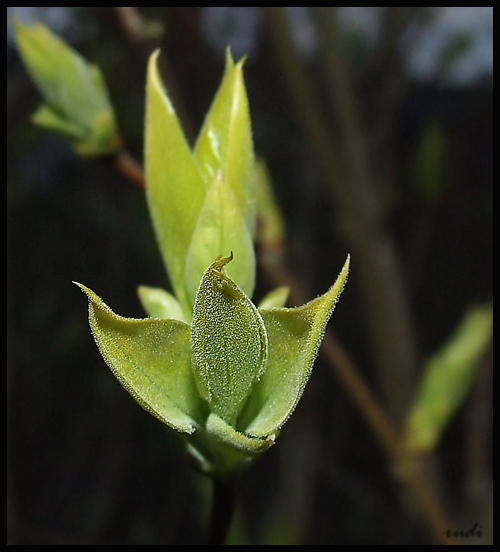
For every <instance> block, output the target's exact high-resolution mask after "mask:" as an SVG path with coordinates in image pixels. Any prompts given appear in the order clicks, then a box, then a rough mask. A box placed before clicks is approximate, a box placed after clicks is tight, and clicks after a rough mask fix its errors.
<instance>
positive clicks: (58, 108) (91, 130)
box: [14, 20, 120, 155]
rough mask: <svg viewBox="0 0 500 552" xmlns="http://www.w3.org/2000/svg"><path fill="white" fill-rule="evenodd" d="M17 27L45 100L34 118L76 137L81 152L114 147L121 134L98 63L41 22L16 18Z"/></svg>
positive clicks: (96, 152)
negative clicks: (93, 61) (27, 23)
mask: <svg viewBox="0 0 500 552" xmlns="http://www.w3.org/2000/svg"><path fill="white" fill-rule="evenodd" d="M14 29H15V33H16V41H17V45H18V48H19V52H20V54H21V57H22V59H23V61H24V63H25V65H26V67H27V69H28V71H29V73H30V75H31V78H32V79H33V81H34V82H35V84H36V86H37V87H38V89H39V90H40V92H41V94H42V96H43V98H44V100H45V102H46V104H45V105H44V106H42V108H41V111H39V112H38V113H37V115H36V117H35V121H36V122H37V123H38V124H40V125H41V126H46V127H47V128H49V129H51V130H56V131H62V132H63V134H65V135H68V136H70V137H71V138H73V139H74V145H75V147H76V149H77V150H78V151H79V153H81V154H83V155H110V154H112V153H114V152H116V151H117V149H118V148H119V147H120V138H119V135H118V131H117V128H116V121H115V117H114V112H113V109H112V107H111V103H110V100H109V96H108V91H107V88H106V84H105V82H104V79H103V77H102V74H101V72H100V70H99V68H98V67H96V66H94V65H92V64H90V63H89V62H87V61H86V60H85V59H84V58H83V57H82V56H81V55H80V54H78V52H76V51H75V50H73V49H72V48H70V47H69V46H68V45H67V44H66V43H65V42H64V41H63V40H61V39H60V38H58V37H57V36H55V35H54V34H53V33H51V32H50V31H49V30H48V29H47V28H46V27H45V26H44V25H42V24H41V23H35V24H34V25H32V26H28V25H23V24H22V23H21V22H20V21H18V20H14ZM63 120H66V124H63V122H62V121H63Z"/></svg>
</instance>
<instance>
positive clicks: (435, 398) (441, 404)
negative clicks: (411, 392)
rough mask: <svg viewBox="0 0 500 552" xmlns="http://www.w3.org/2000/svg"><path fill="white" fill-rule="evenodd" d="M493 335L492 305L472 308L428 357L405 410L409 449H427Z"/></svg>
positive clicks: (462, 394) (449, 416)
mask: <svg viewBox="0 0 500 552" xmlns="http://www.w3.org/2000/svg"><path fill="white" fill-rule="evenodd" d="M492 338H493V307H492V306H491V305H490V306H485V307H476V308H473V309H470V310H469V311H467V313H466V314H465V316H464V318H463V320H462V322H461V323H460V326H459V327H458V328H457V330H456V331H455V333H454V334H453V335H452V336H451V338H450V339H449V341H448V342H447V343H446V344H445V345H444V347H443V348H442V349H441V350H440V351H439V352H438V353H436V355H434V356H433V357H431V358H430V359H429V360H428V361H427V363H426V365H425V367H424V372H423V375H422V381H421V384H420V388H419V390H418V392H417V395H416V398H415V401H414V403H413V406H412V408H411V409H410V411H409V414H408V419H407V424H406V443H407V447H408V449H409V450H412V451H416V452H422V453H423V452H429V451H431V450H432V449H433V448H434V447H435V445H436V444H437V442H438V441H439V438H440V437H441V435H442V433H443V430H444V429H445V428H446V426H447V425H448V423H449V422H450V420H451V419H452V417H453V416H454V414H455V413H456V411H457V410H458V408H459V407H460V405H461V404H462V403H463V401H464V400H465V398H466V397H467V394H468V392H469V391H470V389H471V386H472V384H473V381H474V376H475V374H476V370H477V366H478V361H479V359H480V358H481V356H482V355H483V354H484V352H485V350H486V348H487V347H488V346H489V344H490V343H491V340H492Z"/></svg>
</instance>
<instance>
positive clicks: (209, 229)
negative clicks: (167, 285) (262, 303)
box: [186, 175, 255, 303]
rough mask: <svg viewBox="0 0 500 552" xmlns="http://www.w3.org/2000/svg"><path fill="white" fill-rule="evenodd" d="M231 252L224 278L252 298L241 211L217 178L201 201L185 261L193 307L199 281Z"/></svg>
mask: <svg viewBox="0 0 500 552" xmlns="http://www.w3.org/2000/svg"><path fill="white" fill-rule="evenodd" d="M229 251H233V253H234V260H233V262H232V263H231V264H230V265H228V267H227V273H228V276H229V277H230V278H231V279H233V280H234V281H235V282H236V283H237V284H238V285H239V286H240V287H241V288H242V289H243V291H244V292H245V293H246V295H248V296H249V297H251V296H252V293H253V288H254V282H255V254H254V249H253V243H252V240H251V238H250V235H249V233H248V230H247V227H246V225H245V223H244V221H243V218H242V216H241V211H240V209H239V207H238V205H237V204H236V202H235V199H234V196H233V194H232V192H231V190H230V189H229V187H228V186H227V185H226V182H225V181H224V179H223V178H222V177H221V176H220V175H217V176H216V178H215V179H214V182H213V183H212V186H211V188H210V190H209V191H208V194H207V196H206V199H205V204H204V205H203V209H202V211H201V213H200V216H199V219H198V224H197V225H196V229H195V231H194V233H193V237H192V240H191V245H190V247H189V251H188V256H187V260H186V285H187V290H188V294H189V299H190V301H191V302H192V303H194V299H195V297H196V293H197V291H198V286H199V285H200V280H201V277H202V276H203V273H204V272H205V270H206V268H207V266H209V265H210V264H212V262H213V260H214V259H215V258H216V257H218V256H219V255H223V254H227V253H228V252H229Z"/></svg>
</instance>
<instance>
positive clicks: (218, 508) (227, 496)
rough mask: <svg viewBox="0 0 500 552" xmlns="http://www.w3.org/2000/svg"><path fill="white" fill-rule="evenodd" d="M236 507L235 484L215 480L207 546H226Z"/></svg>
mask: <svg viewBox="0 0 500 552" xmlns="http://www.w3.org/2000/svg"><path fill="white" fill-rule="evenodd" d="M235 506H236V487H235V483H234V482H228V481H219V480H218V479H213V497H212V512H211V516H210V525H209V533H208V538H207V545H209V546H214V545H221V544H225V542H226V539H227V535H228V532H229V528H230V526H231V521H232V519H233V516H234V510H235Z"/></svg>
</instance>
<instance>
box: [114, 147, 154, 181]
mask: <svg viewBox="0 0 500 552" xmlns="http://www.w3.org/2000/svg"><path fill="white" fill-rule="evenodd" d="M111 162H112V163H113V165H114V167H115V169H116V170H117V171H118V172H120V173H122V174H123V176H125V177H126V178H127V179H128V180H130V182H132V183H133V184H135V186H137V187H138V188H139V189H140V190H144V189H145V188H146V181H145V178H144V172H143V170H142V167H141V166H140V165H139V163H137V161H136V160H135V159H134V158H133V157H132V156H131V155H130V154H129V153H128V152H127V151H125V150H123V149H122V150H120V151H119V152H118V153H116V154H115V155H114V156H113V157H112V158H111Z"/></svg>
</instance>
